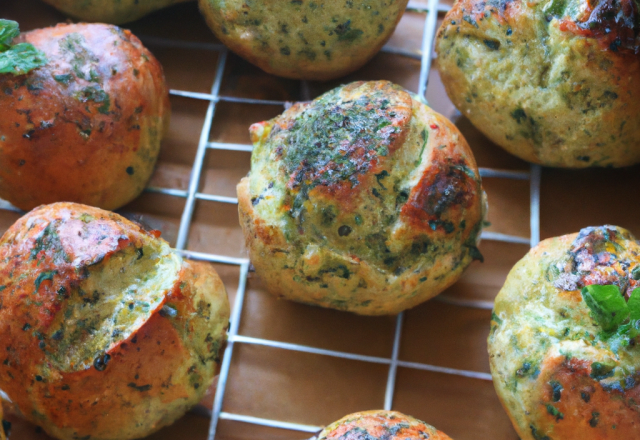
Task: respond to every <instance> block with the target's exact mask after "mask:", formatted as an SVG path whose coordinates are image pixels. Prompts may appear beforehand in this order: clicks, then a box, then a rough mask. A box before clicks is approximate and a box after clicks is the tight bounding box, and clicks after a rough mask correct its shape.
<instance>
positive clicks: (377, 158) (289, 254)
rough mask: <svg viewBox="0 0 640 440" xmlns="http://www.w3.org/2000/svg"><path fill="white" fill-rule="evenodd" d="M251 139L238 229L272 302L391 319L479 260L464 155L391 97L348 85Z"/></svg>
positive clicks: (422, 115) (455, 142) (425, 114)
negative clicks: (279, 300)
mask: <svg viewBox="0 0 640 440" xmlns="http://www.w3.org/2000/svg"><path fill="white" fill-rule="evenodd" d="M251 132H252V139H253V140H254V145H255V148H254V151H253V155H252V166H251V173H250V175H249V177H247V178H244V179H242V181H241V182H240V184H239V185H238V200H239V213H240V224H241V226H242V228H243V231H244V234H245V239H246V243H247V247H248V249H249V253H250V257H251V261H252V263H253V265H254V266H255V268H256V272H257V273H258V274H259V275H260V276H261V278H262V279H263V281H264V282H265V284H266V287H267V289H268V290H269V291H270V292H272V293H273V294H275V295H277V296H279V297H284V298H287V299H293V300H295V301H300V302H304V303H308V304H316V305H320V306H323V307H331V308H336V309H340V310H348V311H352V312H356V313H360V314H367V315H381V314H392V313H398V312H400V311H402V310H404V309H406V308H409V307H413V306H415V305H417V304H419V303H421V302H423V301H425V300H427V299H429V298H431V297H433V296H435V295H437V294H438V293H440V292H441V291H442V290H444V289H445V288H446V287H448V286H449V285H451V284H452V283H453V282H455V281H456V280H457V279H458V277H459V276H460V275H461V274H462V271H463V270H464V268H465V267H466V266H467V265H468V264H469V263H470V262H471V261H472V260H473V259H480V258H481V256H480V254H479V252H478V250H477V248H476V244H477V239H478V235H479V232H480V228H481V227H482V220H483V211H484V206H483V194H484V193H483V191H482V188H481V184H480V178H479V174H478V169H477V166H476V164H475V160H474V158H473V155H472V153H471V150H470V149H469V147H468V145H467V143H466V141H465V140H464V138H463V137H462V135H461V134H460V133H459V132H458V130H457V129H456V127H455V126H454V125H453V124H451V123H450V122H449V121H447V120H446V119H445V118H444V117H442V116H441V115H439V114H437V113H435V112H433V111H432V110H431V109H429V108H428V107H427V106H425V105H424V104H422V103H420V102H418V101H417V100H415V99H413V98H412V97H411V95H410V94H409V93H407V92H406V91H404V90H403V89H401V88H399V87H398V86H395V85H393V84H391V83H389V82H386V81H378V82H368V83H367V82H359V83H352V84H349V85H347V86H343V87H340V88H337V89H334V90H333V91H331V92H328V93H327V94H325V95H323V96H321V97H319V98H318V99H316V100H315V101H313V102H311V103H306V104H300V105H298V106H294V107H292V108H291V109H289V110H287V111H285V112H284V113H283V114H282V115H281V116H279V117H277V118H275V119H273V120H271V121H266V122H262V123H259V124H254V125H253V126H252V128H251Z"/></svg>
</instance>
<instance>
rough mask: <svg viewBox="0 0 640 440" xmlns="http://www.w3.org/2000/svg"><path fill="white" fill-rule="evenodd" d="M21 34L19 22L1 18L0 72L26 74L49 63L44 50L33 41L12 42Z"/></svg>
mask: <svg viewBox="0 0 640 440" xmlns="http://www.w3.org/2000/svg"><path fill="white" fill-rule="evenodd" d="M18 35H20V28H19V26H18V23H17V22H15V21H11V20H3V19H0V74H1V73H11V74H13V75H24V74H25V73H28V72H30V71H31V70H33V69H36V68H38V67H42V66H44V65H45V64H47V57H46V56H45V55H44V52H42V51H40V50H38V49H36V48H35V47H34V46H33V44H31V43H18V44H11V42H12V41H13V39H14V38H15V37H17V36H18Z"/></svg>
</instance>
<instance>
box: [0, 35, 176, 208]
mask: <svg viewBox="0 0 640 440" xmlns="http://www.w3.org/2000/svg"><path fill="white" fill-rule="evenodd" d="M16 41H26V42H29V43H31V44H33V45H34V46H35V47H36V48H37V49H39V50H41V51H42V52H44V54H45V55H46V57H47V59H48V62H47V64H46V65H44V66H43V67H40V68H39V69H35V70H32V71H31V72H29V73H27V74H24V75H13V74H10V73H6V74H0V90H1V91H2V93H0V198H3V199H6V200H8V201H10V202H11V203H13V204H14V205H15V206H17V207H19V208H21V209H23V210H29V209H32V208H34V207H36V206H38V205H40V204H44V203H53V202H61V201H67V202H78V203H85V204H88V205H92V206H99V207H101V208H104V209H116V208H118V207H120V206H122V205H124V204H126V203H128V202H129V201H131V200H132V199H133V198H135V197H136V196H137V195H138V194H140V192H142V190H143V189H144V186H145V185H146V183H147V181H148V180H149V177H150V176H151V173H152V171H153V168H154V166H155V163H156V159H157V157H158V153H159V151H160V140H161V138H162V136H163V133H164V131H165V129H166V127H167V125H168V122H169V113H170V109H169V91H168V88H167V85H166V83H165V80H164V75H163V73H162V67H161V66H160V63H159V62H158V61H157V60H156V59H155V58H154V57H153V55H152V54H151V52H149V51H148V50H147V49H146V48H144V47H143V46H142V44H141V43H140V41H139V40H138V39H137V38H136V37H135V36H134V35H132V34H131V32H129V31H126V30H122V29H120V28H118V27H115V26H110V25H103V24H74V25H66V24H64V25H58V26H56V27H51V28H45V29H38V30H35V31H32V32H27V33H25V34H23V35H21V36H20V37H18V38H17V39H16Z"/></svg>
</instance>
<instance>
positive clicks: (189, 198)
mask: <svg viewBox="0 0 640 440" xmlns="http://www.w3.org/2000/svg"><path fill="white" fill-rule="evenodd" d="M449 9H450V7H449V6H448V5H444V4H439V0H429V2H428V4H427V6H426V7H425V6H424V5H423V4H420V3H414V2H412V1H410V2H409V4H408V7H407V10H408V11H411V12H418V13H424V14H425V21H424V31H423V39H422V47H421V50H420V51H410V50H406V49H399V48H394V47H390V46H385V47H384V48H383V51H384V52H387V53H393V54H398V55H403V56H407V57H411V58H416V59H419V60H420V62H421V64H420V77H419V87H418V90H417V91H416V92H417V95H418V96H419V97H421V98H425V100H426V92H427V87H428V80H429V72H430V69H431V62H432V59H433V46H434V40H435V35H436V31H437V20H438V16H439V14H444V13H446V12H447V11H448V10H449ZM141 39H142V40H143V41H144V42H145V43H147V44H151V45H157V46H162V47H169V48H179V49H204V50H210V51H215V52H217V53H218V62H217V67H216V71H215V78H214V82H213V86H212V88H211V93H197V92H190V91H183V90H171V91H170V93H171V94H172V95H175V96H181V97H185V98H190V99H196V100H205V101H208V102H209V105H208V108H207V111H206V115H205V119H204V124H203V126H202V130H201V133H200V139H199V142H198V148H197V151H196V157H195V161H194V163H193V168H192V172H191V177H190V181H189V186H188V189H187V190H179V189H172V188H158V187H149V188H147V189H146V191H147V192H153V193H160V194H164V195H168V196H173V197H179V198H183V199H186V202H185V206H184V211H183V213H182V217H181V220H180V226H179V229H178V236H177V240H176V249H177V250H178V251H179V252H181V253H182V254H183V255H184V256H185V257H187V258H191V259H195V260H202V261H209V262H212V263H219V264H225V265H233V266H236V267H239V269H240V279H239V283H238V290H237V293H236V297H235V302H234V305H233V309H232V314H231V326H230V329H229V334H228V344H227V348H226V351H225V353H224V357H223V359H222V365H221V369H220V376H219V380H218V386H217V389H216V394H215V397H214V401H213V409H212V411H211V423H210V428H209V434H208V440H214V439H215V437H216V430H217V426H218V422H219V420H221V419H223V420H232V421H236V422H244V423H250V424H256V425H262V426H267V427H272V428H280V429H287V430H293V431H299V432H304V433H316V432H318V431H319V430H321V429H322V427H320V426H313V425H304V424H297V423H290V422H285V421H280V420H272V419H265V418H258V417H253V416H249V415H244V414H235V413H229V412H225V411H223V410H222V408H223V402H224V397H225V388H226V385H227V379H228V377H229V369H230V366H231V359H232V357H233V353H234V347H235V345H236V344H253V345H260V346H267V347H273V348H277V349H282V350H291V351H297V352H303V353H311V354H316V355H324V356H333V357H337V358H343V359H349V360H355V361H360V362H369V363H376V364H383V365H388V367H389V370H388V375H387V383H386V391H385V397H384V402H383V408H384V409H386V410H390V409H392V407H393V398H394V392H395V382H396V373H397V369H398V367H404V368H412V369H417V370H423V371H430V372H436V373H444V374H449V375H456V376H463V377H468V378H472V379H476V380H481V381H490V380H491V375H490V374H488V373H485V372H478V371H470V370H461V369H455V368H447V367H441V366H437V365H431V364H426V363H419V362H408V361H403V360H401V359H399V352H400V340H401V336H402V329H403V321H404V313H400V314H399V315H398V316H397V318H396V323H395V333H394V337H393V348H392V352H391V355H390V357H388V358H386V357H376V356H366V355H361V354H355V353H348V352H342V351H335V350H327V349H321V348H316V347H312V346H308V345H300V344H292V343H286V342H280V341H276V340H268V339H262V338H255V337H249V336H244V335H241V334H239V328H240V319H241V315H242V309H243V305H244V300H245V290H246V285H247V276H248V274H249V268H250V261H249V260H248V259H246V258H235V257H230V256H225V255H216V254H208V253H200V252H192V251H188V250H186V247H187V242H188V239H189V230H190V226H191V223H192V218H193V215H194V209H195V206H196V202H197V201H198V200H204V201H209V202H216V203H227V204H237V203H238V199H237V198H234V197H227V196H222V195H215V194H206V193H202V192H199V191H198V188H199V187H200V183H201V177H202V171H203V166H204V160H205V156H206V153H207V151H208V150H227V151H245V152H251V151H252V146H251V145H244V144H234V143H223V142H211V141H209V138H210V132H211V128H212V125H213V121H214V116H215V112H216V106H217V104H218V103H219V102H233V103H239V104H246V105H274V106H286V105H287V103H286V102H284V101H273V100H261V99H249V98H239V97H232V96H224V95H221V94H220V87H221V84H222V79H223V76H224V73H225V67H226V64H227V55H228V50H227V49H226V47H224V46H223V45H221V44H208V43H198V42H186V41H176V40H168V39H162V38H154V37H147V38H144V37H142V38H141ZM301 90H302V91H303V93H302V94H303V98H304V99H311V98H312V97H311V96H308V95H309V87H308V85H307V84H306V82H304V81H301ZM305 95H306V96H305ZM540 175H541V169H540V167H539V166H538V165H531V167H530V170H529V171H507V170H498V169H491V168H480V176H481V177H483V178H500V179H515V180H528V181H529V187H530V237H528V238H527V237H519V236H514V235H507V234H501V233H496V232H488V231H484V232H483V233H482V235H481V238H482V239H484V240H496V241H502V242H506V243H512V244H529V245H530V246H535V245H536V244H537V243H538V242H539V241H540ZM0 209H5V210H14V211H17V209H16V208H14V207H13V206H11V205H9V204H7V203H6V202H4V201H2V200H0ZM436 300H439V301H443V302H446V303H449V304H453V305H457V306H460V307H472V308H479V309H492V307H493V303H492V302H491V301H481V300H467V299H458V298H452V297H443V296H439V297H436Z"/></svg>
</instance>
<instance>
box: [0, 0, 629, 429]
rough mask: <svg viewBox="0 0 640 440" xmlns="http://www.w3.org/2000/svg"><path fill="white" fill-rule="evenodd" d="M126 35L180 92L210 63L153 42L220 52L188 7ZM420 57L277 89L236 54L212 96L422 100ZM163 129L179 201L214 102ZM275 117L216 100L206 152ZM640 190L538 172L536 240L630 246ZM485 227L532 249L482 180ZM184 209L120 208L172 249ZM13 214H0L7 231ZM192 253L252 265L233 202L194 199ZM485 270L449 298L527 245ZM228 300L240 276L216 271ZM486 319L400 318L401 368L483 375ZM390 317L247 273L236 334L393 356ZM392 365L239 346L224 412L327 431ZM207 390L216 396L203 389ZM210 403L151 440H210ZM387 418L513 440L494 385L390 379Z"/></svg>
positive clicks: (496, 275)
mask: <svg viewBox="0 0 640 440" xmlns="http://www.w3.org/2000/svg"><path fill="white" fill-rule="evenodd" d="M0 17H2V18H9V19H14V20H18V21H19V22H20V25H21V28H22V30H25V31H26V30H29V29H34V28H37V27H43V26H49V25H54V24H56V23H58V22H63V21H66V20H67V17H65V16H64V15H62V14H60V13H58V12H57V11H56V10H54V9H53V8H51V7H49V6H47V5H45V4H44V3H42V2H40V1H38V0H0ZM424 18H425V15H424V14H418V13H407V14H405V16H404V17H403V19H402V21H401V22H400V25H399V26H398V29H397V30H396V32H395V34H394V35H393V37H392V38H391V40H390V42H389V44H390V45H392V46H394V47H401V48H405V49H409V50H419V48H420V43H421V39H422V30H423V26H424ZM125 27H127V28H129V29H131V30H132V31H133V32H134V33H135V34H136V35H138V36H139V37H141V38H142V39H143V42H145V44H147V46H148V47H149V49H151V51H152V52H153V53H154V54H155V55H156V56H157V57H158V59H159V60H160V61H161V62H162V64H163V66H164V69H165V73H166V76H167V79H168V82H169V85H170V87H171V88H173V89H179V90H188V91H193V92H205V93H207V92H209V91H210V89H211V86H212V83H213V78H214V73H215V67H216V62H217V54H216V52H214V51H211V50H207V48H206V47H203V48H193V49H180V48H176V47H167V46H166V45H162V44H158V43H157V39H158V38H162V39H176V40H183V41H192V42H202V43H209V44H210V43H216V41H215V39H214V37H213V35H212V34H211V32H210V31H209V29H208V28H207V27H206V25H205V24H204V21H203V19H202V18H201V17H200V14H199V13H198V10H197V5H196V4H195V3H185V4H181V5H176V6H173V7H170V8H168V9H166V10H163V11H159V12H157V13H154V14H152V15H150V16H148V17H145V18H143V19H141V20H139V21H137V22H134V23H130V24H128V25H126V26H125ZM419 70H420V63H419V61H418V60H415V59H412V58H408V57H403V56H399V55H391V54H385V53H381V54H378V55H377V56H376V57H375V58H374V59H373V60H372V61H371V62H370V63H368V64H367V65H366V66H365V67H363V68H362V69H361V70H360V71H358V72H356V73H354V74H351V75H349V76H348V77H345V78H341V79H338V80H334V81H330V82H326V83H309V87H308V90H305V89H304V88H303V87H301V84H300V82H298V81H292V80H287V79H282V78H277V77H273V76H271V75H267V74H265V73H263V72H262V71H260V70H259V69H258V68H256V67H254V66H252V65H250V64H248V63H247V62H245V61H243V60H242V59H240V58H238V57H236V56H235V55H233V54H230V55H229V59H228V62H227V67H226V70H225V77H224V80H223V83H222V88H221V94H222V95H227V96H237V97H250V98H261V99H271V100H290V101H293V100H301V99H304V98H305V94H306V93H308V94H309V96H310V97H315V96H317V95H318V94H320V93H322V92H323V91H326V90H328V89H330V88H332V87H335V86H337V85H339V84H342V83H346V82H349V81H352V80H356V79H389V80H392V81H394V82H396V83H399V84H401V85H402V86H404V87H406V88H408V89H410V90H414V91H415V90H417V86H418V80H419ZM427 98H428V100H429V103H430V105H431V106H432V107H433V108H435V109H436V110H437V111H439V112H441V113H443V114H444V115H446V116H447V117H450V118H452V119H453V120H455V121H456V122H457V125H458V127H459V128H460V129H461V130H462V132H463V133H464V135H465V137H466V138H467V140H468V141H469V143H470V145H471V147H472V149H473V151H474V153H475V156H476V159H477V161H478V163H479V165H480V166H481V167H490V168H496V169H507V170H528V164H526V163H524V162H522V161H520V160H518V159H516V158H514V157H512V156H510V155H509V154H507V153H505V152H504V151H502V150H501V149H499V148H498V147H496V146H494V145H492V144H491V143H490V142H488V141H487V140H486V139H485V138H484V137H483V136H482V135H481V134H480V133H479V132H478V131H477V130H476V129H474V128H473V126H471V124H470V123H469V122H468V121H467V120H466V119H464V118H460V119H458V118H457V113H456V112H455V109H454V107H453V105H452V104H451V102H450V101H449V100H448V98H447V97H446V94H445V93H444V89H443V87H442V85H441V83H440V80H439V76H438V74H437V72H436V71H434V70H432V72H431V77H430V86H429V90H428V93H427ZM171 104H172V108H173V113H172V120H171V127H170V131H169V134H168V136H167V138H166V139H165V140H164V142H163V146H162V151H161V154H160V160H159V163H158V167H157V170H156V172H155V174H154V176H153V178H152V180H151V182H150V185H151V186H155V187H164V188H173V189H180V190H186V189H187V187H188V184H189V177H190V173H191V167H192V164H193V161H194V158H195V153H196V149H197V145H198V139H199V137H200V131H201V128H202V123H203V120H204V116H205V112H206V109H207V105H208V102H207V101H199V100H194V99H187V98H181V97H176V96H172V98H171ZM282 110H283V108H282V106H266V105H248V104H237V103H229V102H220V103H219V104H218V106H217V109H216V114H215V118H214V121H213V126H212V129H211V136H210V139H211V140H212V141H221V142H234V143H240V144H249V136H248V126H249V125H250V124H251V123H253V122H258V121H261V120H264V119H267V118H271V117H274V116H276V115H277V114H279V113H281V112H282ZM249 159H250V155H249V153H246V152H228V151H214V150H209V151H208V152H207V156H206V158H205V167H204V170H203V175H202V179H201V185H200V189H199V190H200V191H201V192H203V193H207V194H216V195H226V196H231V197H234V196H235V185H236V183H237V182H238V180H239V179H240V178H241V177H242V176H244V175H246V173H247V172H248V170H249ZM639 183H640V170H639V169H638V167H633V168H627V169H623V170H613V169H608V170H584V171H565V170H555V169H544V170H543V173H542V189H541V200H542V202H541V233H542V237H543V238H545V237H550V236H554V235H560V234H565V233H570V232H575V231H577V230H578V229H580V228H582V227H585V226H589V225H596V224H604V223H611V224H618V225H620V226H624V227H626V228H629V229H631V230H632V231H633V232H636V233H639V232H640V228H639V227H638V221H637V219H638V214H639V213H640V208H638V205H637V204H636V203H634V202H635V199H636V188H638V186H639V185H638V184H639ZM484 187H485V189H486V191H487V194H488V197H489V204H490V210H489V218H488V220H489V222H490V226H488V228H487V230H489V231H493V232H500V233H505V234H513V235H518V236H522V237H529V232H530V231H529V182H528V181H516V180H505V179H497V178H491V179H490V178H487V179H485V180H484ZM183 208H184V199H182V198H179V197H172V196H166V195H161V194H153V193H144V194H143V195H142V196H140V197H139V198H138V199H137V200H135V201H134V202H132V203H130V204H129V205H128V206H126V207H124V208H122V210H121V212H124V213H127V214H129V215H134V216H136V218H137V219H138V220H142V221H143V222H145V223H147V224H148V225H149V226H151V227H153V228H155V229H159V230H161V231H162V235H163V237H164V238H165V239H167V240H168V241H169V242H171V243H172V244H175V239H176V236H177V230H178V226H179V223H180V216H181V214H182V210H183ZM19 215H20V214H19V213H16V212H11V211H7V210H0V233H2V232H4V230H6V229H7V228H8V227H9V226H10V225H11V224H12V223H13V222H14V221H15V220H17V219H18V217H19ZM188 249H189V250H193V251H201V252H208V253H215V254H222V255H228V256H246V250H245V247H244V243H243V240H242V233H241V231H240V228H239V225H238V217H237V208H236V206H235V205H227V204H221V203H213V202H207V201H198V202H197V205H196V209H195V212H194V217H193V222H192V225H191V227H190V236H189V242H188ZM480 249H481V251H482V253H483V254H484V257H485V262H484V263H482V264H481V263H478V262H475V263H473V264H472V265H471V267H469V269H468V270H467V272H466V273H465V275H464V276H463V278H462V279H461V280H460V281H459V282H458V283H457V284H456V285H454V286H453V287H451V288H450V289H449V290H448V291H446V292H445V293H443V295H445V296H449V297H458V298H465V299H481V300H492V299H493V298H494V297H495V295H496V294H497V292H498V290H499V289H500V287H501V285H502V283H503V282H504V279H505V277H506V275H507V273H508V271H509V269H510V268H511V267H512V266H513V264H514V263H515V262H516V261H518V259H520V258H521V257H522V256H523V255H524V254H525V253H526V252H527V250H528V246H527V245H521V244H507V243H502V242H496V241H484V242H483V243H482V244H481V246H480ZM216 269H217V270H218V271H219V273H220V275H221V277H222V279H223V281H224V282H225V285H226V287H227V289H228V291H229V295H230V299H231V301H233V299H234V297H235V292H236V289H237V286H238V277H239V269H238V268H237V267H232V266H224V265H216ZM489 319H490V311H488V310H478V309H471V308H465V307H460V306H454V305H450V304H446V303H443V302H441V301H437V300H432V301H429V302H427V303H425V304H423V305H421V306H419V307H417V308H415V309H413V310H410V311H408V312H407V313H406V317H405V324H404V331H403V334H402V340H401V346H400V359H402V360H405V361H414V362H422V363H429V364H433V365H438V366H443V367H451V368H459V369H465V370H475V371H481V372H488V371H489V365H488V358H487V354H486V337H487V334H488V331H489ZM394 325H395V320H394V318H393V317H377V318H371V317H359V316H355V315H351V314H348V313H342V312H337V311H332V310H324V309H319V308H314V307H309V306H304V305H301V304H295V303H291V302H286V301H282V300H276V299H274V298H272V297H271V296H270V295H268V294H267V293H265V292H264V290H263V288H262V284H261V282H260V279H259V278H258V277H256V276H255V274H253V273H250V275H249V280H248V284H247V297H246V300H245V306H244V309H243V313H242V321H241V325H240V334H242V335H247V336H254V337H260V338H266V339H272V340H279V341H285V342H291V343H297V344H306V345H311V346H314V347H320V348H326V349H331V350H339V351H346V352H352V353H359V354H365V355H371V356H381V357H389V356H390V355H391V350H392V345H393V331H394ZM387 372H388V367H387V366H385V365H379V364H370V363H363V362H357V361H351V360H344V359H336V358H332V357H327V356H318V355H311V354H304V353H297V352H291V351H284V350H279V349H275V348H267V347H259V346H250V345H242V344H238V345H237V346H236V351H235V352H234V356H233V361H232V366H231V370H230V374H229V382H228V384H227V393H226V398H225V401H224V408H223V409H224V411H227V412H232V413H238V414H243V415H249V416H254V417H263V418H273V419H277V420H282V421H288V422H296V423H303V424H311V425H325V424H327V423H329V422H332V421H334V420H336V419H338V418H340V417H342V416H343V415H346V414H347V413H350V412H354V411H359V410H366V409H376V408H381V407H382V406H383V401H384V392H385V386H386V379H387ZM210 392H211V393H212V392H213V390H210ZM211 401H212V398H211V395H209V396H208V397H207V398H206V399H205V400H204V401H203V402H202V404H201V406H200V407H198V408H196V409H195V410H194V411H192V412H191V413H189V414H187V415H186V416H185V417H184V418H182V419H181V420H179V421H178V422H176V423H175V424H174V425H173V426H170V427H167V428H165V429H163V430H161V431H160V432H158V433H156V434H154V435H152V436H151V437H149V438H151V439H155V440H168V439H189V440H191V439H193V440H204V439H206V438H207V432H208V429H209V418H208V415H207V413H208V411H209V409H210V408H211ZM394 409H397V410H400V411H403V412H405V413H407V414H411V415H413V416H415V417H418V418H420V419H423V420H425V421H426V422H428V423H430V424H433V425H434V426H436V427H438V428H439V429H441V430H443V431H445V432H447V433H448V434H449V435H450V436H451V437H452V438H454V439H457V440H472V439H492V440H516V439H517V436H516V434H515V432H514V431H513V429H512V428H511V426H510V423H509V421H508V419H507V417H506V415H505V414H504V411H503V410H502V408H501V406H500V403H499V402H498V399H497V397H496V396H495V392H494V391H493V385H492V383H491V382H489V381H482V380H477V379H469V378H463V377H457V376H451V375H446V374H440V373H430V372H425V371H418V370H412V369H406V368H402V367H400V368H399V369H398V375H397V383H396V392H395V396H394ZM8 418H9V420H10V421H11V422H12V434H11V437H10V439H11V440H43V439H46V438H48V437H47V436H46V435H44V434H43V433H42V432H41V430H40V429H39V428H37V427H35V426H32V425H29V424H27V423H25V422H22V421H20V420H19V419H18V418H17V417H16V416H14V415H11V414H10V415H9V416H8ZM309 436H310V435H308V434H304V433H300V432H295V431H286V430H280V429H272V428H264V427H260V426H255V425H250V424H245V423H239V422H232V421H225V420H221V421H220V423H219V425H218V436H217V438H218V439H220V440H231V439H234V440H236V439H237V440H241V439H243V440H244V439H265V440H267V439H298V440H301V439H303V438H308V437H309Z"/></svg>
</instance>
